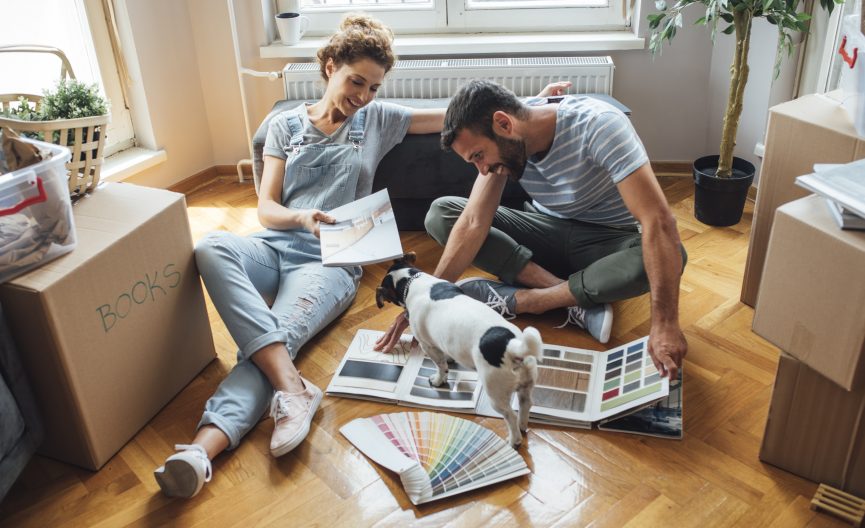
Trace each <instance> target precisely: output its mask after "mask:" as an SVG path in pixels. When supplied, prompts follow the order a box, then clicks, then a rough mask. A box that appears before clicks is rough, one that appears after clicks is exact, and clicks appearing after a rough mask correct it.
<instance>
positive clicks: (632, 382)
mask: <svg viewBox="0 0 865 528" xmlns="http://www.w3.org/2000/svg"><path fill="white" fill-rule="evenodd" d="M660 385H661V375H660V373H659V372H658V370H657V369H656V368H655V366H654V364H653V363H652V358H651V357H649V351H648V347H647V346H646V342H645V341H640V342H637V343H634V344H632V345H630V346H628V347H626V348H621V349H618V350H614V351H612V352H609V353H607V358H606V368H605V372H604V387H603V393H602V395H601V410H602V411H608V410H612V409H615V408H616V407H621V406H622V405H625V404H627V403H630V402H632V401H634V400H636V399H638V398H640V397H642V396H645V395H647V394H653V393H655V392H657V391H658V389H659V388H660Z"/></svg>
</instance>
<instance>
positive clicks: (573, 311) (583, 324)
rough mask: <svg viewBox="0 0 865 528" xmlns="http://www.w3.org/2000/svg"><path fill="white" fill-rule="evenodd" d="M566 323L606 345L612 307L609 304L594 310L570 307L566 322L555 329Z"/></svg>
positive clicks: (610, 325)
mask: <svg viewBox="0 0 865 528" xmlns="http://www.w3.org/2000/svg"><path fill="white" fill-rule="evenodd" d="M568 323H571V324H575V325H577V326H579V327H580V328H583V329H585V330H586V331H587V332H588V333H589V334H590V335H591V336H592V337H594V338H595V339H597V340H598V342H599V343H606V342H607V341H609V340H610V331H611V330H612V329H613V307H612V306H610V305H609V304H602V305H600V306H595V307H594V308H581V307H579V306H571V307H570V308H568V318H567V320H565V322H564V323H562V324H561V325H560V326H557V327H556V328H562V327H564V326H566V325H567V324H568Z"/></svg>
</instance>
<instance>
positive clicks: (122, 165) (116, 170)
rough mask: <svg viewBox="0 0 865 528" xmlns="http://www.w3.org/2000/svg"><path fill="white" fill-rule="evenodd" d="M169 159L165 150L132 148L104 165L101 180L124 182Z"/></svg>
mask: <svg viewBox="0 0 865 528" xmlns="http://www.w3.org/2000/svg"><path fill="white" fill-rule="evenodd" d="M167 159H168V155H167V154H166V153H165V151H164V150H150V149H146V148H141V147H132V148H128V149H126V150H122V151H120V152H118V153H116V154H112V155H111V156H108V157H107V158H105V161H104V163H103V164H102V176H101V179H103V180H107V181H123V180H125V179H126V178H128V177H130V176H132V175H133V174H135V173H137V172H141V171H143V170H145V169H149V168H150V167H153V166H154V165H158V164H160V163H162V162H164V161H165V160H167Z"/></svg>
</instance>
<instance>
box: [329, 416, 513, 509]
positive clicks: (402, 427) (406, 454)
mask: <svg viewBox="0 0 865 528" xmlns="http://www.w3.org/2000/svg"><path fill="white" fill-rule="evenodd" d="M339 431H340V432H341V433H342V434H343V436H345V437H346V438H347V439H348V440H349V442H351V443H352V444H354V446H355V447H356V448H358V449H359V450H360V451H361V452H363V454H365V455H366V456H368V457H369V458H371V459H372V460H373V461H375V462H376V463H378V464H381V465H382V466H384V467H386V468H387V469H389V470H391V471H393V472H395V473H397V474H398V475H399V477H400V480H402V484H403V488H405V491H406V493H407V494H408V497H409V500H411V502H412V503H413V504H422V503H424V502H430V501H433V500H437V499H441V498H444V497H449V496H451V495H456V494H458V493H462V492H464V491H469V490H473V489H477V488H480V487H483V486H488V485H490V484H494V483H496V482H501V481H503V480H508V479H511V478H514V477H518V476H520V475H526V474H528V473H529V472H530V471H529V468H528V466H526V463H525V461H524V460H523V458H522V457H521V456H520V455H519V453H517V452H516V451H514V449H512V448H511V446H510V445H508V443H507V442H506V441H505V440H503V439H502V438H500V437H499V436H498V435H496V434H495V433H493V432H492V431H490V430H489V429H487V428H486V427H483V426H481V425H478V424H476V423H474V422H471V421H469V420H464V419H462V418H456V417H453V416H450V415H447V414H440V413H433V412H403V413H392V414H379V415H376V416H372V417H369V418H358V419H356V420H352V421H351V422H349V423H347V424H346V425H344V426H342V427H341V428H340V430H339Z"/></svg>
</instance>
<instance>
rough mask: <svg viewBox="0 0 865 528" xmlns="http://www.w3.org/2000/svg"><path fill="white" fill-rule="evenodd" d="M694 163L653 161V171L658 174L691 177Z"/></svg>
mask: <svg viewBox="0 0 865 528" xmlns="http://www.w3.org/2000/svg"><path fill="white" fill-rule="evenodd" d="M693 167H694V163H693V162H691V161H653V162H652V171H653V172H654V173H655V175H656V176H681V177H690V176H691V175H692V174H693Z"/></svg>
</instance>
